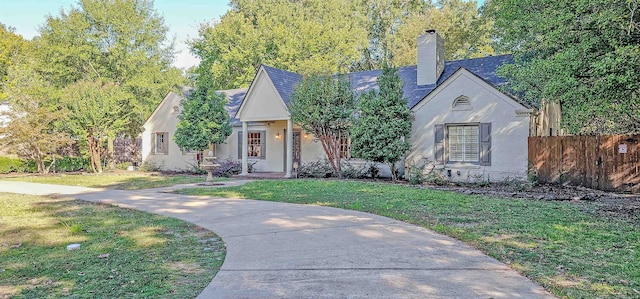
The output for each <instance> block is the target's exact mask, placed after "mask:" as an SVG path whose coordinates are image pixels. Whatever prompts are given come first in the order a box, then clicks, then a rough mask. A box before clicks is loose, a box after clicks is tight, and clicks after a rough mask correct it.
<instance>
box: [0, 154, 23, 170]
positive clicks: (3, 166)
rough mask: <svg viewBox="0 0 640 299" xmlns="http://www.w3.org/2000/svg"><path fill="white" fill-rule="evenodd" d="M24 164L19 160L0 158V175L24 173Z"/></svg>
mask: <svg viewBox="0 0 640 299" xmlns="http://www.w3.org/2000/svg"><path fill="white" fill-rule="evenodd" d="M24 170H25V162H24V160H22V159H20V158H11V157H0V173H2V174H7V173H11V172H24Z"/></svg>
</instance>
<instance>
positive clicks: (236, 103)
mask: <svg viewBox="0 0 640 299" xmlns="http://www.w3.org/2000/svg"><path fill="white" fill-rule="evenodd" d="M191 90H193V88H191V87H187V86H183V87H180V93H181V95H180V94H177V93H175V92H173V91H169V92H167V94H166V95H165V96H164V98H163V99H162V101H161V102H160V104H158V106H157V107H156V109H155V110H154V111H153V113H151V116H149V118H148V119H147V121H145V123H144V126H146V125H147V124H148V123H149V122H150V121H152V120H153V119H155V118H157V117H165V118H166V117H167V115H159V113H161V112H160V111H166V109H168V107H167V106H176V105H180V101H181V100H182V99H184V98H186V97H187V96H189V93H190V92H191ZM216 92H217V93H219V94H222V95H224V96H225V98H226V99H227V104H226V105H225V109H226V110H227V112H228V113H229V117H230V118H231V122H232V123H234V122H237V120H236V119H235V118H233V116H234V115H235V114H236V111H237V110H238V108H239V107H240V104H241V103H242V99H243V98H244V95H245V94H246V92H247V89H246V88H241V89H230V90H219V91H216Z"/></svg>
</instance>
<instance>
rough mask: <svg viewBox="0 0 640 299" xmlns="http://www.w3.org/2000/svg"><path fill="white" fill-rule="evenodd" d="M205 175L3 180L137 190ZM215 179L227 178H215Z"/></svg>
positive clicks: (60, 176) (200, 178)
mask: <svg viewBox="0 0 640 299" xmlns="http://www.w3.org/2000/svg"><path fill="white" fill-rule="evenodd" d="M205 178H206V176H205V175H201V176H191V175H156V174H149V173H130V172H127V173H102V174H87V173H81V174H55V175H30V176H5V177H4V178H2V179H3V180H11V181H23V182H31V183H44V184H58V185H69V186H83V187H92V188H111V189H120V190H139V189H148V188H159V187H166V186H173V185H177V184H191V183H202V182H204V180H205ZM215 180H216V181H222V180H227V179H226V178H215Z"/></svg>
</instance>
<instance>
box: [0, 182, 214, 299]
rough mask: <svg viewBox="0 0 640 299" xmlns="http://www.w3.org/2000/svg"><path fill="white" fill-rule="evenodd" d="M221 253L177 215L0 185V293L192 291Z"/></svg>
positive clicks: (207, 278)
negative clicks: (0, 187)
mask: <svg viewBox="0 0 640 299" xmlns="http://www.w3.org/2000/svg"><path fill="white" fill-rule="evenodd" d="M72 243H80V244H81V248H80V249H78V250H72V251H67V249H66V246H67V245H69V244H72ZM224 256H225V246H224V244H223V242H222V240H221V239H220V238H219V237H218V236H216V235H215V234H214V233H212V232H210V231H207V230H205V229H202V228H200V227H196V226H194V225H192V224H189V223H186V222H184V221H180V220H177V219H173V218H167V217H162V216H157V215H152V214H148V213H144V212H139V211H135V210H129V209H121V208H116V207H112V206H107V205H99V204H93V203H88V202H83V201H77V200H71V199H66V198H58V199H52V198H46V197H39V196H28V195H15V194H4V193H0V298H6V297H10V298H11V297H15V298H61V297H72V298H158V297H161V298H194V297H195V296H197V295H198V294H199V293H200V292H201V291H202V290H203V289H204V287H205V286H206V285H207V284H208V283H209V282H211V279H213V277H214V276H215V274H216V273H217V271H218V270H219V268H220V266H221V265H222V262H223V260H224Z"/></svg>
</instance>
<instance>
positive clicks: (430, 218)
mask: <svg viewBox="0 0 640 299" xmlns="http://www.w3.org/2000/svg"><path fill="white" fill-rule="evenodd" d="M178 192H180V193H182V194H197V195H213V196H224V197H237V198H251V199H260V200H269V201H281V202H290V203H301V204H314V205H322V206H332V207H338V208H344V209H352V210H358V211H364V212H370V213H374V214H378V215H383V216H387V217H390V218H395V219H399V220H403V221H407V222H410V223H414V224H417V225H421V226H424V227H427V228H430V229H432V230H434V231H437V232H440V233H443V234H446V235H449V236H452V237H454V238H457V239H459V240H462V241H464V242H466V243H468V244H470V245H472V246H474V247H476V248H478V249H480V250H481V251H483V252H485V253H487V254H489V255H490V256H493V257H495V258H496V259H498V260H500V261H502V262H505V263H506V264H508V265H510V266H511V267H512V268H513V269H515V270H517V271H519V272H520V273H522V274H524V275H526V276H528V277H530V278H531V279H533V280H535V281H537V282H538V283H540V284H541V285H542V286H544V287H545V288H547V289H548V290H550V291H551V292H553V293H554V294H556V295H558V296H560V297H567V298H638V297H640V227H639V226H640V225H639V224H638V223H634V222H630V221H626V220H623V219H614V218H602V217H600V216H596V214H595V213H594V212H595V209H596V206H595V205H596V204H595V203H592V202H590V203H585V202H551V201H536V200H524V199H502V198H490V197H482V196H468V195H464V194H458V193H452V192H444V191H435V190H429V189H418V188H413V187H409V186H399V185H391V184H377V183H367V182H354V181H335V180H287V181H257V182H252V183H249V184H246V185H243V186H240V187H232V188H222V189H210V188H207V189H205V188H194V189H184V190H180V191H178Z"/></svg>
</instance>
